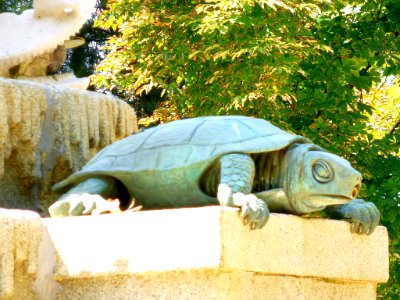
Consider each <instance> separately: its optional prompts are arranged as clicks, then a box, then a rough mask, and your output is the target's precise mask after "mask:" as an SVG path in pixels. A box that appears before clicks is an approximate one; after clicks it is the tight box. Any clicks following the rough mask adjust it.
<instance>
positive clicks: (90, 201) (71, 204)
mask: <svg viewBox="0 0 400 300" xmlns="http://www.w3.org/2000/svg"><path fill="white" fill-rule="evenodd" d="M107 203H109V202H108V201H107V200H105V199H104V198H103V197H101V196H100V195H92V194H88V193H83V194H70V195H68V196H66V197H65V198H64V199H62V200H59V201H57V202H55V203H54V204H53V205H51V206H50V207H49V212H50V216H51V217H68V216H82V215H90V214H92V213H93V212H94V211H95V210H96V208H98V207H102V206H104V205H105V204H107ZM108 205H109V204H108Z"/></svg>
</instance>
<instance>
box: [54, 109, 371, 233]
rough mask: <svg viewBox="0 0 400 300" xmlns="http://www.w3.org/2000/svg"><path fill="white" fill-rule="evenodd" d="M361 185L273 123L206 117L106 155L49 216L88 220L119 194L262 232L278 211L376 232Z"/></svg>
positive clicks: (133, 139) (347, 168) (60, 187)
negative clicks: (326, 216) (223, 216)
mask: <svg viewBox="0 0 400 300" xmlns="http://www.w3.org/2000/svg"><path fill="white" fill-rule="evenodd" d="M360 185H361V175H360V173H359V172H357V171H356V170H354V169H353V168H352V167H351V165H350V163H349V162H348V161H346V160H345V159H343V158H341V157H338V156H336V155H334V154H331V153H327V152H325V151H324V150H323V149H321V148H320V147H318V146H316V145H314V144H312V143H311V142H310V141H309V140H307V139H305V138H304V137H301V136H298V135H293V134H290V133H287V132H285V131H283V130H281V129H279V128H277V127H275V126H273V125H271V124H270V123H269V122H267V121H265V120H262V119H256V118H250V117H243V116H222V117H202V118H194V119H186V120H180V121H175V122H171V123H168V124H164V125H160V126H158V127H154V128H151V129H147V130H145V131H143V132H141V133H137V134H134V135H132V136H130V137H128V138H125V139H123V140H120V141H118V142H116V143H114V144H112V145H110V146H108V147H106V148H104V149H103V150H102V151H101V152H99V153H98V154H97V155H96V156H95V157H94V158H93V159H92V160H91V161H90V162H89V163H88V164H87V165H86V166H85V167H84V168H83V169H82V170H81V171H79V172H77V173H75V174H73V175H71V176H70V177H68V178H67V179H65V180H64V181H62V182H60V183H58V184H56V185H55V186H54V190H56V191H65V190H67V189H69V190H68V192H67V193H66V194H64V195H63V196H62V197H61V198H60V200H59V201H58V202H56V203H55V204H53V205H52V206H51V207H50V209H49V211H50V215H51V216H55V217H57V216H68V215H82V214H89V213H91V211H92V210H94V209H96V207H98V206H99V205H100V202H103V201H104V199H103V198H107V197H112V196H116V197H119V198H120V199H121V201H122V202H124V203H126V204H127V203H128V202H129V200H130V199H132V198H133V199H135V204H137V205H142V206H143V207H144V208H148V209H154V208H171V207H193V206H204V205H217V204H220V205H224V206H235V207H240V208H241V212H242V216H243V220H244V223H245V224H249V225H250V227H251V228H261V227H263V226H264V225H265V223H266V222H267V220H268V217H269V211H274V212H288V213H293V214H299V215H301V214H307V213H310V212H314V211H319V210H324V209H326V208H327V209H328V210H329V211H330V213H331V214H333V215H337V216H339V217H342V218H348V219H351V221H352V222H353V226H352V229H353V231H354V232H357V233H365V234H370V233H372V232H373V230H374V229H375V227H376V226H377V225H378V223H379V212H378V210H377V209H376V207H375V205H374V204H372V203H370V202H365V201H363V200H361V199H355V196H356V195H357V193H358V191H359V189H360ZM88 194H89V195H88ZM99 195H100V196H101V197H100V196H99Z"/></svg>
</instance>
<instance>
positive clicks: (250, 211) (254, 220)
mask: <svg viewBox="0 0 400 300" xmlns="http://www.w3.org/2000/svg"><path fill="white" fill-rule="evenodd" d="M235 196H236V195H235ZM240 197H242V198H244V199H241V202H242V205H241V217H242V218H243V225H248V226H249V227H250V229H252V230H253V229H260V228H262V227H263V226H264V225H265V224H266V223H267V221H268V219H269V210H268V206H267V204H266V203H265V202H264V201H262V200H260V199H258V198H257V197H256V196H254V195H251V194H250V195H244V194H241V195H240Z"/></svg>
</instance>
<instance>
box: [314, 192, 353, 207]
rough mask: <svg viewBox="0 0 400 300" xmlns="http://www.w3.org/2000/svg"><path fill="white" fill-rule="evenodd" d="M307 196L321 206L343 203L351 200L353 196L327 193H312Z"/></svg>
mask: <svg viewBox="0 0 400 300" xmlns="http://www.w3.org/2000/svg"><path fill="white" fill-rule="evenodd" d="M308 198H309V200H310V201H311V202H312V203H313V204H317V205H321V206H326V205H338V204H345V203H349V202H350V201H352V200H353V197H346V196H343V195H329V194H314V195H310V196H309V197H308Z"/></svg>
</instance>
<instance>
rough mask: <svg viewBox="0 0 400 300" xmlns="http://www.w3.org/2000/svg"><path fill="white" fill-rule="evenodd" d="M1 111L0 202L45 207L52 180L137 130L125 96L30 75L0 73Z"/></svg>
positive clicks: (48, 199) (133, 114)
mask: <svg viewBox="0 0 400 300" xmlns="http://www.w3.org/2000/svg"><path fill="white" fill-rule="evenodd" d="M0 111H1V112H2V117H1V118H0V206H1V207H14V208H15V207H26V208H31V209H35V207H36V208H37V207H38V206H39V202H40V204H41V206H42V209H43V211H46V212H47V207H48V206H49V205H50V204H51V203H52V202H53V201H54V200H55V199H56V197H55V195H53V194H52V193H51V192H50V188H51V186H52V185H53V184H54V182H57V181H60V180H61V179H63V178H65V177H66V176H68V175H69V174H70V173H71V172H75V171H77V170H78V169H80V168H81V167H82V166H83V165H84V164H85V163H86V162H87V161H88V160H89V158H91V157H92V156H93V155H94V154H95V153H96V152H98V151H99V150H100V149H101V148H103V147H105V146H106V145H108V144H110V143H112V142H114V141H116V140H118V139H121V138H123V137H125V136H128V135H130V134H131V133H133V132H135V131H136V130H137V121H136V116H135V113H134V111H133V109H132V108H131V107H130V106H129V105H128V104H127V103H125V102H123V101H120V100H118V99H115V98H114V97H111V96H106V95H102V94H97V93H93V92H89V91H83V90H78V89H68V88H61V87H52V86H49V85H43V84H38V83H33V82H27V81H18V80H12V79H0ZM39 199H41V200H40V201H39Z"/></svg>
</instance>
